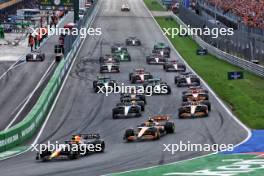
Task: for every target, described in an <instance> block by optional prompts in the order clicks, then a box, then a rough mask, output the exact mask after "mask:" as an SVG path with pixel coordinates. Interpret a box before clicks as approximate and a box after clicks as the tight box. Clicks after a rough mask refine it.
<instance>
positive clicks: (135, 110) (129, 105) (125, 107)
mask: <svg viewBox="0 0 264 176" xmlns="http://www.w3.org/2000/svg"><path fill="white" fill-rule="evenodd" d="M141 112H142V109H141V106H140V105H138V104H136V103H135V102H123V103H118V104H117V105H116V107H115V108H114V109H113V111H112V115H113V119H118V118H133V117H140V116H141Z"/></svg>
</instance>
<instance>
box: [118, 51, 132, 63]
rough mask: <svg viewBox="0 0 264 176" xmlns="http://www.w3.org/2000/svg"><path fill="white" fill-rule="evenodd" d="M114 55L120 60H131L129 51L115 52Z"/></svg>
mask: <svg viewBox="0 0 264 176" xmlns="http://www.w3.org/2000/svg"><path fill="white" fill-rule="evenodd" d="M114 57H115V58H116V59H118V60H119V61H131V57H130V55H129V53H128V52H127V51H118V52H115V53H114Z"/></svg>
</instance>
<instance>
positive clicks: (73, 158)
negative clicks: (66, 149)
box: [69, 152, 80, 160]
mask: <svg viewBox="0 0 264 176" xmlns="http://www.w3.org/2000/svg"><path fill="white" fill-rule="evenodd" d="M79 157H80V155H79V153H77V152H73V153H70V154H69V159H70V160H75V159H78V158H79Z"/></svg>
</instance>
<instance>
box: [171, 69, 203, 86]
mask: <svg viewBox="0 0 264 176" xmlns="http://www.w3.org/2000/svg"><path fill="white" fill-rule="evenodd" d="M174 82H175V84H176V85H177V86H178V87H187V86H200V85H201V83H200V79H199V78H198V77H197V76H196V75H195V74H193V73H191V72H184V73H180V74H179V75H177V76H175V78H174Z"/></svg>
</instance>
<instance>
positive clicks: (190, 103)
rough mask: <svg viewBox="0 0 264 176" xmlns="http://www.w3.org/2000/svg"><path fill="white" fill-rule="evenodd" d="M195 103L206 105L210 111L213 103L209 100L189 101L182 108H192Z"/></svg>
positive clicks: (183, 103)
mask: <svg viewBox="0 0 264 176" xmlns="http://www.w3.org/2000/svg"><path fill="white" fill-rule="evenodd" d="M194 103H198V104H200V105H205V106H207V108H208V111H211V103H210V101H208V100H199V99H197V100H188V101H185V102H182V106H191V105H193V104H194Z"/></svg>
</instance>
